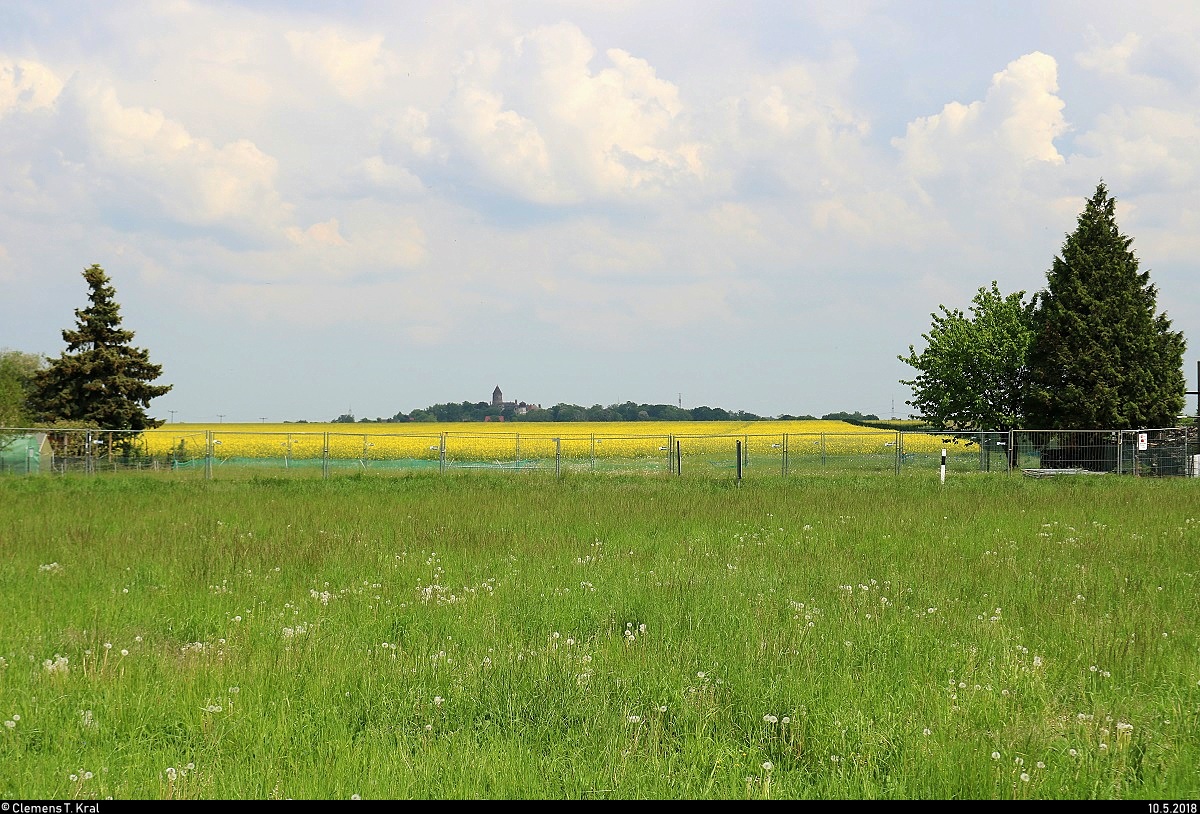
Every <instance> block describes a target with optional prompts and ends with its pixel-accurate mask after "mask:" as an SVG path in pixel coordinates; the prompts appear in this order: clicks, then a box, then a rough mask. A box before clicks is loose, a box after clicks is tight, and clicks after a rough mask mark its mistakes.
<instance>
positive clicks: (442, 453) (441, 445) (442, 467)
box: [438, 433, 446, 473]
mask: <svg viewBox="0 0 1200 814" xmlns="http://www.w3.org/2000/svg"><path fill="white" fill-rule="evenodd" d="M445 471H446V433H442V434H441V437H440V438H439V439H438V472H442V473H445Z"/></svg>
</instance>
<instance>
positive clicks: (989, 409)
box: [898, 281, 1033, 431]
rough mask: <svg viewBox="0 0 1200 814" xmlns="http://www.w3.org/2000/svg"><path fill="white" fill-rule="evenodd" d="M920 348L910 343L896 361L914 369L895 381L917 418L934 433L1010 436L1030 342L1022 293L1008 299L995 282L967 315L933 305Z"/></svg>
mask: <svg viewBox="0 0 1200 814" xmlns="http://www.w3.org/2000/svg"><path fill="white" fill-rule="evenodd" d="M938 308H939V309H940V313H934V314H932V315H931V316H932V317H933V325H932V327H931V328H930V330H929V333H927V334H922V338H923V339H924V340H925V343H926V347H925V349H924V350H923V351H921V353H919V354H918V353H917V352H916V351H915V350H914V349H913V346H912V345H909V346H908V355H907V356H900V357H898V358H899V359H900V361H901V362H904V363H905V364H908V365H911V366H912V367H914V368H915V369H916V370H918V371H919V373H918V375H917V377H916V378H915V379H911V380H906V379H901V380H900V383H901V384H906V385H909V386H910V387H911V388H912V390H913V398H912V400H911V401H909V402H907V403H908V404H909V405H910V406H912V407H915V408H916V409H917V413H918V417H919V418H921V419H922V420H923V421H925V422H927V423H928V424H930V425H931V426H932V427H933V428H935V429H939V430H946V429H956V430H967V431H972V430H1009V429H1014V428H1016V427H1017V426H1018V425H1019V424H1020V423H1021V419H1022V405H1023V400H1024V393H1025V377H1026V369H1025V365H1026V356H1027V354H1028V352H1029V345H1030V342H1031V341H1032V338H1033V333H1032V322H1031V319H1032V304H1031V303H1028V302H1026V301H1025V292H1024V291H1018V292H1016V293H1014V294H1008V295H1007V296H1006V295H1004V294H1001V293H1000V289H999V288H998V287H997V285H996V282H995V281H992V284H991V287H990V288H987V287H985V288H980V289H979V290H978V292H976V294H975V297H974V298H973V299H972V300H971V308H970V313H969V314H964V313H963V312H962V311H961V310H959V309H954V310H950V309H948V308H946V306H944V305H939V306H938Z"/></svg>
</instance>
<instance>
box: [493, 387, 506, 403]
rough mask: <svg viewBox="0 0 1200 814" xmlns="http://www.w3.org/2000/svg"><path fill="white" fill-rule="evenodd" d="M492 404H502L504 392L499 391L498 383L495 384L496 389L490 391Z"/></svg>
mask: <svg viewBox="0 0 1200 814" xmlns="http://www.w3.org/2000/svg"><path fill="white" fill-rule="evenodd" d="M492 406H493V407H503V406H504V394H503V393H501V392H500V385H496V389H495V390H493V391H492Z"/></svg>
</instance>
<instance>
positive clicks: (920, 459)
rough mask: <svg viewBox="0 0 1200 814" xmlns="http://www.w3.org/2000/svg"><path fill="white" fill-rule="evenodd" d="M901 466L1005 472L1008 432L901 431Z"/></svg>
mask: <svg viewBox="0 0 1200 814" xmlns="http://www.w3.org/2000/svg"><path fill="white" fill-rule="evenodd" d="M900 448H901V454H900V465H901V469H902V470H913V469H932V470H937V469H940V468H941V458H942V451H943V450H945V452H946V470H947V471H948V472H1008V471H1009V469H1010V454H1009V433H1007V432H938V433H932V432H904V433H901V437H900Z"/></svg>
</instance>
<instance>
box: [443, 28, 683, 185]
mask: <svg viewBox="0 0 1200 814" xmlns="http://www.w3.org/2000/svg"><path fill="white" fill-rule="evenodd" d="M596 59H597V57H596V52H595V48H594V46H593V45H592V43H591V42H590V41H589V40H588V38H587V37H586V36H585V35H584V34H583V32H582V31H580V29H579V28H578V27H576V26H574V25H570V24H566V23H560V24H556V25H550V26H542V27H539V28H536V29H534V30H532V31H530V32H529V33H527V34H525V35H524V36H521V37H518V38H516V39H515V41H513V42H511V43H509V44H508V47H507V48H506V49H484V48H481V49H478V50H477V51H474V52H472V53H471V54H470V55H469V57H468V58H467V59H466V60H464V62H463V63H462V64H461V65H460V67H459V70H458V73H457V85H456V87H455V89H454V92H453V94H452V95H451V97H450V98H449V99H448V100H447V102H446V105H445V109H444V110H443V111H441V113H442V115H443V119H444V121H443V122H442V123H443V125H444V129H445V131H446V136H445V140H446V141H448V142H449V143H450V147H451V149H453V150H455V151H457V152H458V153H459V154H461V155H462V156H463V157H464V158H467V159H468V160H470V161H471V162H472V164H473V165H474V167H475V168H476V169H477V170H478V171H479V172H481V173H482V174H483V175H484V176H485V177H487V178H488V179H489V180H490V181H491V182H492V183H493V184H494V185H496V186H497V187H498V188H500V189H501V190H502V191H504V192H506V193H508V194H512V195H516V196H518V197H522V198H525V199H527V200H530V201H534V202H538V203H575V202H580V201H585V200H597V199H598V200H612V199H623V198H635V199H636V198H639V197H645V196H651V197H653V196H655V195H658V194H661V193H662V192H664V191H668V190H672V189H676V188H678V187H680V186H681V185H685V184H687V183H689V182H691V181H694V180H698V179H701V178H702V177H703V175H704V163H703V159H702V155H701V149H700V147H699V145H698V144H697V142H696V141H695V140H694V139H692V138H690V136H689V134H688V127H687V122H686V119H687V116H686V111H685V109H684V106H683V104H682V103H681V101H680V98H679V92H678V88H677V87H676V86H675V85H674V84H673V83H671V82H669V81H667V80H664V79H662V78H660V77H659V76H658V75H657V72H656V71H655V70H654V68H653V67H652V66H651V65H650V64H649V63H648V62H647V61H646V60H644V59H641V58H638V57H635V56H633V55H631V54H629V53H627V52H625V51H623V50H620V49H615V48H614V49H608V50H607V51H605V53H604V57H603V63H602V64H603V66H604V67H601V68H600V69H599V70H593V67H592V63H593V61H595V60H596Z"/></svg>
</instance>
